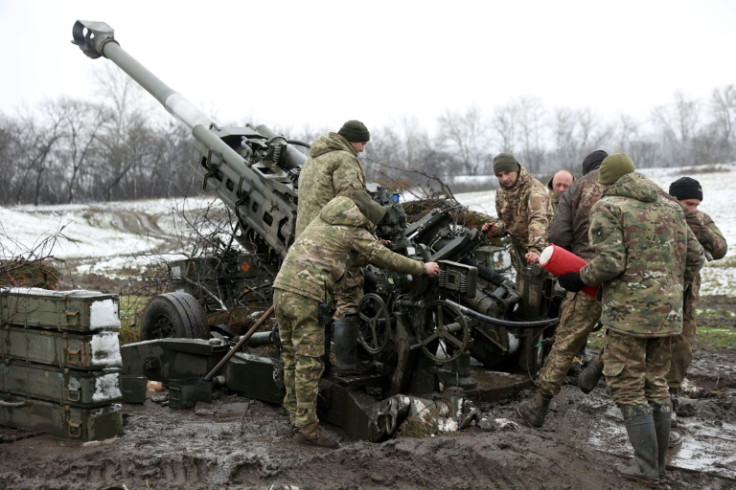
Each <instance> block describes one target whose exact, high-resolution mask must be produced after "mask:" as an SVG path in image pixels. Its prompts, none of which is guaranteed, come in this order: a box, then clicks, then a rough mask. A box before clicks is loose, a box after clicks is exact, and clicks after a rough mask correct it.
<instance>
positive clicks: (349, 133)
mask: <svg viewBox="0 0 736 490" xmlns="http://www.w3.org/2000/svg"><path fill="white" fill-rule="evenodd" d="M337 134H339V135H340V136H342V137H343V138H345V139H346V140H348V141H350V142H351V143H367V142H368V141H369V140H370V139H371V134H370V133H369V132H368V128H366V127H365V124H363V123H362V122H360V121H357V120H355V119H351V120H350V121H348V122H346V123H345V124H343V125H342V127H341V128H340V131H338V132H337Z"/></svg>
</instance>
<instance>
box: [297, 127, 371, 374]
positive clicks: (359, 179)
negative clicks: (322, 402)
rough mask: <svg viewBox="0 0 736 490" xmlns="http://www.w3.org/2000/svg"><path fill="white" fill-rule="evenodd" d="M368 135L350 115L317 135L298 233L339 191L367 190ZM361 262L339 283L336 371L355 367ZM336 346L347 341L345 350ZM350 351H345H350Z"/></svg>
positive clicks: (305, 171)
mask: <svg viewBox="0 0 736 490" xmlns="http://www.w3.org/2000/svg"><path fill="white" fill-rule="evenodd" d="M369 140H370V132H369V131H368V128H366V126H365V124H363V123H362V122H360V121H358V120H355V119H352V120H350V121H347V122H345V124H343V125H342V127H341V128H340V130H339V131H337V132H336V133H333V132H330V133H329V134H327V135H326V136H322V137H320V138H318V139H317V140H316V141H315V142H314V143H312V145H311V147H310V149H309V158H308V159H307V161H306V162H304V165H303V166H302V169H301V171H300V173H299V205H298V208H297V215H296V230H295V236H296V237H297V238H298V237H299V235H300V234H301V233H302V232H303V231H304V229H305V228H306V227H307V225H309V223H310V222H311V221H312V220H313V219H314V218H315V217H316V216H317V215H318V214H319V212H320V211H321V210H322V208H323V207H324V206H325V205H326V204H327V203H328V202H329V201H330V200H331V199H332V198H334V197H335V196H346V195H348V194H349V193H350V192H352V191H355V190H358V191H360V190H363V191H364V190H365V189H366V176H365V169H364V168H363V164H362V163H361V162H360V160H359V159H358V154H359V153H361V152H362V151H363V150H364V149H365V145H366V144H367V143H368V141H369ZM364 266H365V264H364V263H362V262H356V263H350V264H348V266H347V269H346V271H345V274H344V276H343V278H342V280H341V281H340V282H339V283H338V284H337V287H336V288H335V301H336V305H337V306H336V309H335V313H334V318H335V319H334V321H333V323H332V330H333V335H332V336H333V340H334V341H335V343H336V344H338V345H337V346H336V347H335V349H334V354H335V368H336V370H337V371H338V373H351V372H356V371H357V370H358V368H359V365H358V360H357V358H355V357H354V356H350V355H349V353H350V352H352V351H354V349H355V345H356V341H357V336H358V324H357V321H356V313H357V311H358V303H360V300H361V298H362V297H363V267H364ZM338 346H347V348H346V349H343V348H338ZM346 350H347V352H346Z"/></svg>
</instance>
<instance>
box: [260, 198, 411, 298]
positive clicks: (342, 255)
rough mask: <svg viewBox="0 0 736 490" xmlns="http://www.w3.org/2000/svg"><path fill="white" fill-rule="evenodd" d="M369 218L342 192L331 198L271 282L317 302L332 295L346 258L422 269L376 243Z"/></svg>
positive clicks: (393, 267)
mask: <svg viewBox="0 0 736 490" xmlns="http://www.w3.org/2000/svg"><path fill="white" fill-rule="evenodd" d="M374 229H375V226H374V225H373V223H371V222H370V221H369V220H368V218H366V217H365V216H364V215H363V213H361V212H360V210H359V209H358V207H357V206H356V205H355V203H354V202H353V201H352V200H350V199H349V198H347V197H344V196H338V197H336V198H334V199H332V200H331V201H330V202H329V203H327V205H326V206H325V207H324V208H323V209H322V211H321V212H320V213H319V217H318V218H315V219H314V220H312V222H311V223H310V224H309V225H308V226H307V228H306V229H305V230H304V232H303V233H302V234H301V235H299V237H298V238H297V239H296V241H295V242H294V244H293V245H292V246H291V248H290V249H289V253H288V254H287V255H286V259H284V263H283V264H282V265H281V269H280V270H279V273H278V275H277V276H276V280H275V281H274V283H273V287H274V288H277V289H283V290H284V291H290V292H293V293H296V294H300V295H302V296H306V297H308V298H311V299H314V300H317V301H322V300H323V299H325V297H327V298H328V300H329V299H330V298H332V292H333V290H334V286H335V283H337V282H338V281H340V280H342V278H343V276H344V275H345V270H346V268H347V264H348V262H355V261H356V259H358V258H362V259H365V261H366V262H369V263H371V264H374V265H376V266H378V267H381V268H384V269H389V270H392V271H395V272H405V273H408V274H423V273H424V272H425V266H424V264H423V263H422V262H419V261H417V260H413V259H410V258H408V257H405V256H403V255H400V254H397V253H394V252H392V251H391V250H389V249H388V248H386V247H385V246H383V245H381V243H380V242H379V241H378V239H377V238H376V237H375V236H374V235H373V234H372V233H371V232H372V231H373V230H374Z"/></svg>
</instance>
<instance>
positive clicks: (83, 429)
mask: <svg viewBox="0 0 736 490" xmlns="http://www.w3.org/2000/svg"><path fill="white" fill-rule="evenodd" d="M0 399H2V400H3V402H5V405H13V406H5V407H3V409H2V410H0V425H5V426H8V427H14V428H16V429H21V430H28V431H41V432H46V433H48V434H51V435H53V436H54V437H59V438H62V439H68V440H75V441H80V442H86V441H99V440H103V439H109V438H111V437H115V436H120V435H122V434H123V411H122V406H121V405H120V404H117V403H115V404H111V405H107V406H104V407H97V408H78V407H72V406H70V405H59V404H56V403H52V402H46V401H41V400H35V399H29V398H25V397H19V396H15V395H7V394H0ZM14 405H20V406H14Z"/></svg>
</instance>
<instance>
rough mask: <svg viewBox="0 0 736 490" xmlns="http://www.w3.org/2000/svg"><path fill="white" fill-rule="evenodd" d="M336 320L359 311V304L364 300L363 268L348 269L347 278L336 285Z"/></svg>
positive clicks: (346, 270) (334, 295)
mask: <svg viewBox="0 0 736 490" xmlns="http://www.w3.org/2000/svg"><path fill="white" fill-rule="evenodd" d="M333 297H334V299H335V314H334V315H333V316H334V317H335V318H344V317H345V315H347V314H348V313H355V312H357V311H358V303H360V300H361V299H363V268H362V267H348V268H347V269H345V277H343V278H342V280H340V281H339V282H337V283H336V284H335V291H334V294H333Z"/></svg>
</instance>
